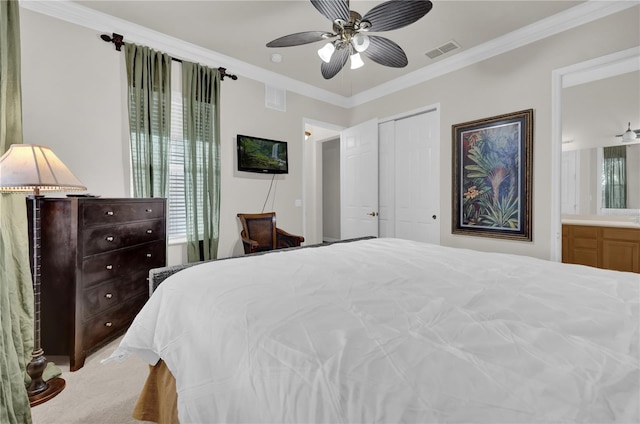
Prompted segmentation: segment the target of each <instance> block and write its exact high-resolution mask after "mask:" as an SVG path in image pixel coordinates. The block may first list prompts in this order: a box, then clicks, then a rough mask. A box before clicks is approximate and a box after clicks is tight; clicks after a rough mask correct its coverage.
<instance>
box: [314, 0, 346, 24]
mask: <svg viewBox="0 0 640 424" xmlns="http://www.w3.org/2000/svg"><path fill="white" fill-rule="evenodd" d="M311 4H313V6H314V7H315V8H316V9H318V11H319V12H320V13H322V14H323V15H324V16H326V17H327V18H328V19H329V20H330V21H331V22H335V21H336V19H341V20H343V21H345V22H349V5H348V4H347V0H311Z"/></svg>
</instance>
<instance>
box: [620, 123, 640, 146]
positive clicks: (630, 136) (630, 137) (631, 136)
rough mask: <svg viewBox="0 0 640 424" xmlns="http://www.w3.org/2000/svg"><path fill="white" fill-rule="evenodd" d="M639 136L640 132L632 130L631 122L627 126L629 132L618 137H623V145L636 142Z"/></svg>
mask: <svg viewBox="0 0 640 424" xmlns="http://www.w3.org/2000/svg"><path fill="white" fill-rule="evenodd" d="M639 135H640V130H632V129H631V122H629V125H628V126H627V131H625V132H624V134H617V135H616V137H622V142H623V143H630V142H632V141H635V139H636V138H637V137H638V136H639Z"/></svg>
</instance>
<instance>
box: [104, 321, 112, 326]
mask: <svg viewBox="0 0 640 424" xmlns="http://www.w3.org/2000/svg"><path fill="white" fill-rule="evenodd" d="M104 326H105V327H111V326H113V323H112V322H111V321H107V322H105V323H104Z"/></svg>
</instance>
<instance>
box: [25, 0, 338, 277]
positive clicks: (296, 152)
mask: <svg viewBox="0 0 640 424" xmlns="http://www.w3.org/2000/svg"><path fill="white" fill-rule="evenodd" d="M20 24H21V48H22V93H23V124H24V141H25V143H34V144H43V145H46V146H49V147H51V148H52V150H53V151H54V152H55V153H56V154H57V155H58V156H59V157H60V159H61V160H62V161H63V162H65V163H66V164H67V166H68V167H69V168H70V169H71V170H72V171H73V172H74V174H76V176H77V177H78V178H79V179H80V180H81V181H82V182H83V183H84V184H85V185H86V186H87V188H88V191H89V192H91V193H93V194H97V195H101V196H102V197H129V196H130V188H129V178H130V177H129V171H128V169H129V155H128V138H129V136H128V123H127V109H126V73H125V70H124V54H123V53H121V52H117V51H116V50H115V49H114V47H113V45H112V44H110V43H105V42H104V41H102V40H101V39H100V38H99V35H100V34H99V33H97V32H95V31H92V30H89V29H86V28H84V27H80V26H77V25H74V24H70V23H67V22H63V21H60V20H58V19H55V18H52V17H49V16H45V15H42V14H39V13H36V12H33V11H30V10H25V9H21V10H20ZM152 47H153V46H152ZM228 71H229V72H230V73H234V70H233V69H229V70H228ZM264 90H265V89H264V85H263V84H262V83H259V82H256V81H253V80H250V79H248V78H243V77H242V76H239V78H238V80H236V81H232V80H229V79H225V81H223V82H222V95H221V103H222V105H221V126H222V128H221V164H222V171H221V185H222V188H221V207H220V209H221V210H220V214H221V219H220V245H219V256H220V257H226V256H232V255H241V254H242V252H243V250H242V246H241V243H240V238H239V234H240V224H239V222H238V219H237V217H236V214H237V213H239V212H260V210H261V209H262V206H263V204H264V201H265V198H266V195H267V192H268V190H269V184H270V178H271V177H270V176H264V175H254V174H249V173H238V172H237V171H236V170H235V169H236V163H235V136H236V134H238V133H240V134H249V135H256V136H262V137H265V138H270V139H276V140H284V141H287V142H288V143H289V144H288V147H289V155H290V163H289V167H290V169H289V174H288V175H281V176H276V180H277V187H276V192H275V196H276V197H275V201H273V202H272V199H271V198H270V199H269V202H268V204H267V205H268V207H269V208H271V205H273V210H275V211H276V213H277V219H278V224H279V226H282V227H283V228H285V229H286V230H287V231H290V232H292V233H295V234H302V231H303V222H302V208H301V207H296V206H295V200H296V199H302V142H303V140H304V129H303V119H304V118H305V117H306V118H310V119H316V120H318V121H322V122H332V123H335V124H336V125H344V124H345V123H346V120H347V118H348V117H347V116H345V113H344V110H343V109H341V108H339V107H336V106H333V105H329V104H326V103H322V102H319V101H316V100H312V99H309V98H307V97H303V96H299V95H295V94H292V93H287V111H286V112H280V111H276V110H272V109H267V108H265V106H264ZM274 184H275V183H274ZM272 195H273V191H272ZM184 257H185V254H184V249H183V248H182V246H177V247H175V246H170V249H169V258H168V262H169V264H174V263H180V262H183V261H184Z"/></svg>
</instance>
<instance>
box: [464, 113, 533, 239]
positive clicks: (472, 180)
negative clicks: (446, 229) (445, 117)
mask: <svg viewBox="0 0 640 424" xmlns="http://www.w3.org/2000/svg"><path fill="white" fill-rule="evenodd" d="M451 133H452V134H451V136H452V142H453V146H452V148H453V152H452V156H453V167H452V170H453V172H452V174H453V181H452V183H453V184H452V189H453V196H452V197H453V202H452V203H453V204H452V216H453V222H452V233H453V234H462V235H470V236H481V237H493V238H502V239H510V240H521V241H531V240H532V228H531V204H532V176H531V173H532V166H533V109H527V110H522V111H518V112H512V113H508V114H504V115H498V116H493V117H490V118H484V119H479V120H476V121H470V122H464V123H461V124H455V125H452V127H451Z"/></svg>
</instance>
